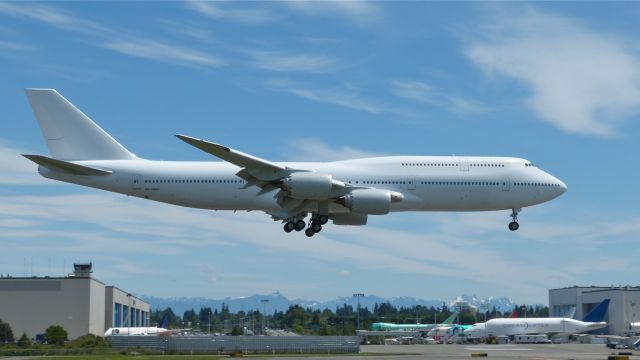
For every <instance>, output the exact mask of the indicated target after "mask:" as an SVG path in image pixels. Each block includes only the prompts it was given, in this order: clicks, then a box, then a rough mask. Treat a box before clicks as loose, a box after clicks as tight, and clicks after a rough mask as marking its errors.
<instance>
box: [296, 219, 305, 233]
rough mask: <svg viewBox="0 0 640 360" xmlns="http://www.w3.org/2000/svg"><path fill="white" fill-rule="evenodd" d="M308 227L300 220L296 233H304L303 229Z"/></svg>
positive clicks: (297, 222)
mask: <svg viewBox="0 0 640 360" xmlns="http://www.w3.org/2000/svg"><path fill="white" fill-rule="evenodd" d="M306 225H307V224H305V223H304V221H302V220H298V221H296V227H295V229H296V231H302V229H304V227H305V226H306Z"/></svg>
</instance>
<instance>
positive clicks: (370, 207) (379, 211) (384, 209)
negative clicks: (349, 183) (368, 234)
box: [341, 189, 402, 215]
mask: <svg viewBox="0 0 640 360" xmlns="http://www.w3.org/2000/svg"><path fill="white" fill-rule="evenodd" d="M401 198H402V194H399V193H395V192H394V193H392V192H390V191H385V190H377V189H358V190H353V191H352V192H351V193H350V194H349V195H347V196H345V197H343V198H342V199H341V200H342V201H341V203H342V204H343V205H344V206H346V207H347V208H349V210H351V211H352V212H354V213H358V214H371V215H384V214H388V213H389V210H390V209H391V202H392V201H400V200H401Z"/></svg>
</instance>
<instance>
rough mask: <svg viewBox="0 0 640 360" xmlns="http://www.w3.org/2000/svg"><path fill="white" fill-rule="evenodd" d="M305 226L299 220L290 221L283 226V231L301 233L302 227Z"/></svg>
mask: <svg viewBox="0 0 640 360" xmlns="http://www.w3.org/2000/svg"><path fill="white" fill-rule="evenodd" d="M305 226H306V224H305V223H304V221H303V220H300V219H292V220H289V221H287V222H286V223H285V224H284V231H285V232H288V233H290V232H292V231H293V230H295V231H302V229H304V227H305Z"/></svg>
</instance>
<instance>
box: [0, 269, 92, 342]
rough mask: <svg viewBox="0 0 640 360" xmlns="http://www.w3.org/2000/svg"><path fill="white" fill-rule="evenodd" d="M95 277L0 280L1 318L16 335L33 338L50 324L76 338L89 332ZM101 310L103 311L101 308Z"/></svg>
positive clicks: (42, 332)
mask: <svg viewBox="0 0 640 360" xmlns="http://www.w3.org/2000/svg"><path fill="white" fill-rule="evenodd" d="M92 282H96V281H95V280H93V279H88V278H84V279H80V278H68V279H67V278H51V279H46V278H38V279H30V278H26V279H24V278H3V279H0V319H2V320H3V321H5V322H7V323H9V324H10V325H11V328H12V329H13V332H14V334H15V336H16V337H19V336H21V335H22V333H23V332H24V333H26V334H27V335H28V336H29V337H31V338H33V337H35V335H36V334H44V331H45V329H46V328H47V327H49V326H50V325H60V326H62V327H64V328H65V329H66V330H67V332H68V333H69V337H70V338H75V337H78V336H81V335H84V334H87V333H88V332H89V331H90V323H91V321H90V312H91V308H90V302H91V300H90V288H91V286H92V284H91V283H92ZM100 313H102V311H100Z"/></svg>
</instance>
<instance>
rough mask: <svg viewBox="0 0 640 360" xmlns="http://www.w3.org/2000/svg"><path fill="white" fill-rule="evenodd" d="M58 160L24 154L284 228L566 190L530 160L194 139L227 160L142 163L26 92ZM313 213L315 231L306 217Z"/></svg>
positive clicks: (73, 178)
mask: <svg viewBox="0 0 640 360" xmlns="http://www.w3.org/2000/svg"><path fill="white" fill-rule="evenodd" d="M26 93H27V97H28V99H29V102H30V104H31V107H32V109H33V111H34V113H35V116H36V118H37V120H38V122H39V124H40V128H41V129H42V132H43V135H44V137H45V139H46V141H47V145H48V147H49V150H50V152H51V157H47V156H42V155H24V156H25V157H26V158H28V159H30V160H31V161H33V162H35V163H37V164H38V165H39V167H38V171H39V172H40V174H41V175H42V176H44V177H47V178H50V179H55V180H60V181H64V182H69V183H73V184H78V185H83V186H89V187H93V188H98V189H102V190H107V191H113V192H117V193H121V194H126V195H130V196H137V197H140V198H144V199H149V200H155V201H160V202H166V203H170V204H176V205H180V206H186V207H192V208H202V209H215V210H234V211H235V210H246V211H252V210H259V211H264V212H266V213H268V214H270V215H271V216H272V218H273V219H274V220H277V221H282V222H283V223H284V230H285V231H286V232H291V231H293V230H296V231H301V230H303V229H304V228H305V227H307V229H306V230H305V234H306V235H307V236H313V235H314V234H315V233H318V232H320V231H321V230H322V225H324V224H326V223H327V222H328V221H329V220H333V223H334V224H336V225H365V224H366V223H367V218H368V216H369V215H385V214H388V213H389V212H395V211H491V210H507V209H511V218H512V221H511V222H510V223H509V229H510V230H512V231H514V230H517V229H518V228H519V224H518V213H519V212H520V211H521V209H522V208H523V207H526V206H532V205H536V204H540V203H544V202H546V201H549V200H552V199H554V198H556V197H558V196H560V195H561V194H563V193H564V192H565V191H566V189H567V187H566V185H565V184H564V183H563V182H562V181H560V180H558V179H557V178H555V177H553V176H551V175H549V174H547V173H546V172H544V171H542V170H540V169H538V168H537V167H535V166H534V165H533V164H532V163H531V162H530V161H528V160H525V159H518V158H510V157H459V156H388V157H374V158H366V159H356V160H344V161H334V162H324V163H321V162H296V163H291V162H277V163H276V162H271V161H268V160H264V159H260V158H258V157H255V156H252V155H248V154H245V153H242V152H240V151H237V150H234V149H231V148H228V147H226V146H223V145H219V144H215V143H212V142H208V141H205V140H200V139H196V138H193V137H189V136H185V135H176V136H177V137H178V138H179V139H181V140H183V141H185V142H186V143H188V144H190V145H193V146H195V147H196V148H198V149H200V150H203V151H205V152H207V153H209V154H211V155H214V156H216V157H218V158H220V159H222V160H224V162H182V161H180V162H178V161H152V160H145V159H141V158H138V157H137V156H135V155H134V154H132V153H131V152H129V151H128V150H127V149H125V148H124V147H123V146H122V145H120V143H118V142H117V141H116V140H115V139H113V138H112V137H111V136H110V135H109V134H107V133H106V132H105V131H104V130H103V129H102V128H100V127H99V126H98V125H96V124H95V123H94V122H93V121H91V119H89V117H87V116H86V115H85V114H83V113H82V112H81V111H80V110H78V109H77V108H76V107H75V106H73V105H72V104H71V103H70V102H69V101H67V100H66V99H65V98H64V97H63V96H62V95H60V94H59V93H58V92H57V91H56V90H53V89H27V90H26ZM309 214H311V216H310V220H309V221H308V224H307V223H305V218H306V217H307V216H308V215H309Z"/></svg>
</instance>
